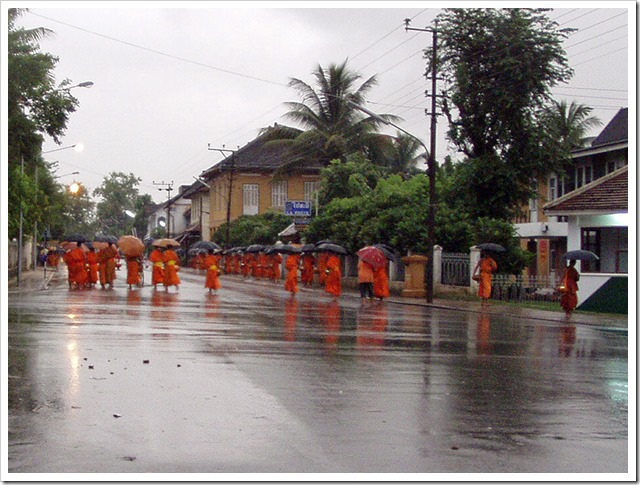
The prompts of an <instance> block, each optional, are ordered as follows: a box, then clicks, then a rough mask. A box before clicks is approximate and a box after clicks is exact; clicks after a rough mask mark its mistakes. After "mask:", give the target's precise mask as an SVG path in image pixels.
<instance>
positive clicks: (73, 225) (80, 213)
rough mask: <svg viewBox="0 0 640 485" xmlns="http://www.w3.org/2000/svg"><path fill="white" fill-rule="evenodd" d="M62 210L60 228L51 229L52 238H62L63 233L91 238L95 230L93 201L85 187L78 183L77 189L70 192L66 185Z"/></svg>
mask: <svg viewBox="0 0 640 485" xmlns="http://www.w3.org/2000/svg"><path fill="white" fill-rule="evenodd" d="M63 197H64V199H65V202H64V204H63V207H64V210H63V212H62V214H61V216H62V223H63V227H62V230H54V231H52V234H51V235H52V237H53V239H60V240H61V239H64V236H65V235H70V234H82V235H84V236H85V237H87V238H89V239H91V237H92V236H93V235H94V234H95V232H96V221H95V202H94V201H93V199H92V198H91V197H90V195H89V192H88V190H87V188H86V187H85V186H84V185H83V184H82V183H78V191H77V192H76V193H72V192H71V191H70V190H69V188H68V187H66V190H65V191H64V194H63Z"/></svg>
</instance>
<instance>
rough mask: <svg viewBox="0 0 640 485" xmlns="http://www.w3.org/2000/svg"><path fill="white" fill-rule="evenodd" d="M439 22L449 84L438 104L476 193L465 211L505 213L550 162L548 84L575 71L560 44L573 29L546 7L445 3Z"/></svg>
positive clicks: (441, 69) (443, 72) (441, 65)
mask: <svg viewBox="0 0 640 485" xmlns="http://www.w3.org/2000/svg"><path fill="white" fill-rule="evenodd" d="M437 21H438V23H437V29H438V36H439V45H438V46H437V49H438V51H437V54H438V56H437V63H438V65H437V70H438V74H439V76H441V77H443V78H444V80H445V83H446V88H445V94H446V96H445V97H443V98H440V103H441V107H442V110H443V112H444V113H445V114H446V116H447V117H448V120H449V125H450V129H449V131H448V137H449V139H450V140H451V141H452V142H453V143H454V144H455V145H456V146H457V148H458V149H459V150H460V151H461V152H462V153H464V154H465V155H466V156H467V159H466V160H465V161H464V162H463V163H466V164H468V165H469V173H470V174H471V175H472V176H471V177H470V178H469V180H470V181H472V182H474V183H473V184H472V185H471V186H469V187H466V190H468V191H470V192H475V195H474V196H473V199H475V203H474V204H472V205H469V206H468V209H469V210H471V211H472V214H473V215H475V216H477V217H483V216H491V217H497V218H501V219H505V220H507V219H510V218H512V217H513V216H514V215H515V214H516V213H517V211H518V210H519V207H520V204H522V203H523V202H526V200H527V199H528V198H529V196H530V195H532V187H533V186H534V184H533V181H534V180H535V178H536V177H537V176H539V175H540V174H543V173H546V172H548V170H549V169H551V168H553V167H554V163H555V160H554V157H553V156H551V157H550V153H555V152H556V151H557V149H555V148H554V146H553V145H554V140H553V139H552V138H551V137H550V134H549V132H548V131H547V130H546V128H545V126H544V122H543V121H544V116H543V114H544V112H545V108H546V106H548V105H549V103H550V100H551V94H550V91H551V88H553V87H554V86H555V85H557V84H559V83H562V82H566V81H568V80H569V79H570V78H571V76H572V75H573V71H572V70H571V69H570V68H569V66H568V63H567V59H566V55H565V52H564V50H563V48H562V42H563V40H564V39H565V38H566V36H567V34H568V33H570V30H569V29H561V28H559V26H558V24H557V23H555V22H553V21H551V20H549V19H548V18H547V17H546V10H545V9H525V8H519V9H470V8H464V9H461V8H458V9H445V11H444V12H443V13H442V14H441V15H439V16H438V17H437ZM425 58H427V59H431V48H428V49H426V51H425ZM428 70H429V71H430V70H431V67H430V66H429V68H428Z"/></svg>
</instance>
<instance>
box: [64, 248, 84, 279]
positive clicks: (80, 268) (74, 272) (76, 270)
mask: <svg viewBox="0 0 640 485" xmlns="http://www.w3.org/2000/svg"><path fill="white" fill-rule="evenodd" d="M86 264H87V260H86V257H85V255H84V251H83V250H82V248H80V247H77V248H75V249H72V250H71V251H69V252H68V253H67V266H68V267H69V281H70V282H71V283H74V284H76V285H77V286H84V285H86V284H87V283H88V281H89V275H88V273H87V268H86Z"/></svg>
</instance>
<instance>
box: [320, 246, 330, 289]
mask: <svg viewBox="0 0 640 485" xmlns="http://www.w3.org/2000/svg"><path fill="white" fill-rule="evenodd" d="M328 259H329V253H326V252H322V253H320V254H319V255H318V279H319V281H320V284H321V285H322V286H324V285H325V283H326V282H327V260H328Z"/></svg>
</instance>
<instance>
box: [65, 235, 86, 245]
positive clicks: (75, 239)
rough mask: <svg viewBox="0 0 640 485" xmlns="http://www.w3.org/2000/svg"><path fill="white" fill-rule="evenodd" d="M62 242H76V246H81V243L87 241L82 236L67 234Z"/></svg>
mask: <svg viewBox="0 0 640 485" xmlns="http://www.w3.org/2000/svg"><path fill="white" fill-rule="evenodd" d="M64 240H65V241H69V242H77V243H78V244H82V243H83V242H87V241H88V239H87V238H86V237H85V236H83V235H82V234H69V235H68V236H66V237H65V238H64Z"/></svg>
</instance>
